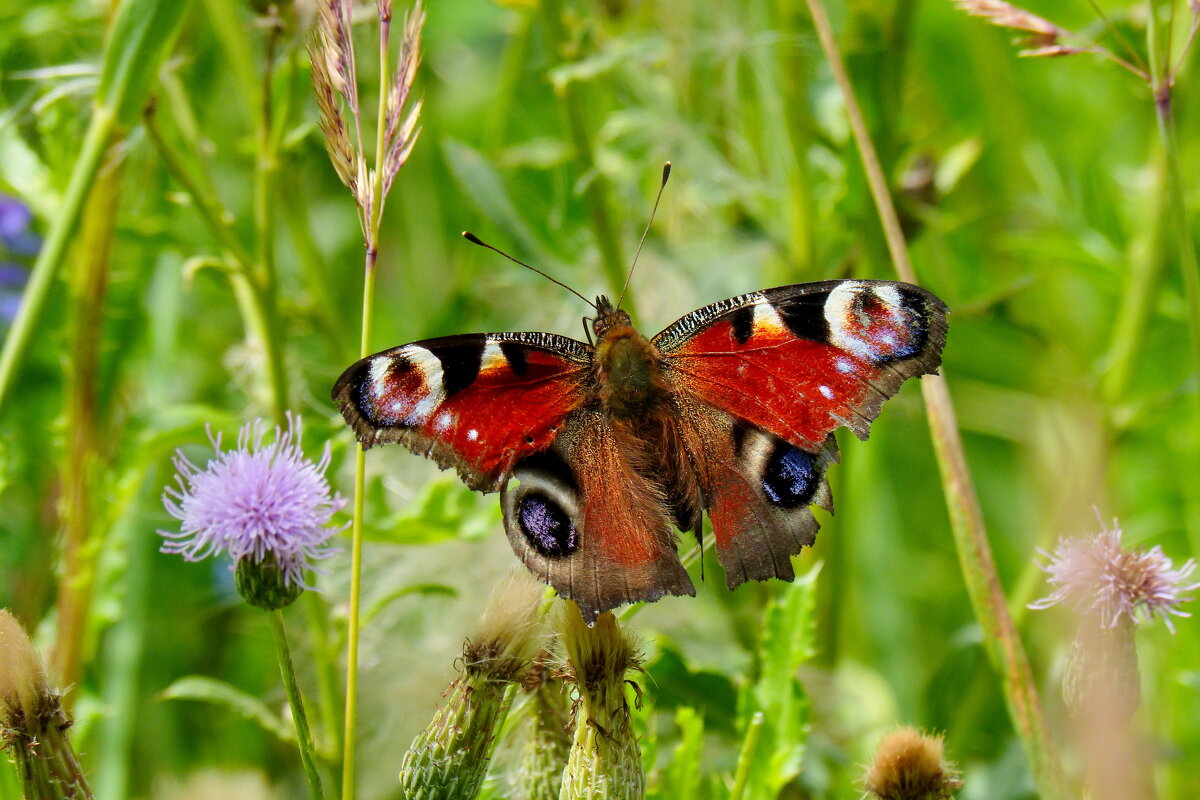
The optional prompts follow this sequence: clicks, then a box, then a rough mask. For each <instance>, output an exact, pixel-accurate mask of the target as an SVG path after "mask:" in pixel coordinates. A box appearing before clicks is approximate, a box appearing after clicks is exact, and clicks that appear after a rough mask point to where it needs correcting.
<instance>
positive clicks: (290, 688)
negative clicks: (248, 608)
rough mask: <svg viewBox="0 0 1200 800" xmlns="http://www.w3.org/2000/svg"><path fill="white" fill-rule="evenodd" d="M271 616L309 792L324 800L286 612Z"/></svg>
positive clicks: (277, 652)
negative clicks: (290, 643)
mask: <svg viewBox="0 0 1200 800" xmlns="http://www.w3.org/2000/svg"><path fill="white" fill-rule="evenodd" d="M269 614H270V617H271V623H272V625H271V627H272V628H273V629H274V632H275V654H276V655H277V656H278V657H279V672H280V673H281V674H282V675H283V685H284V688H285V689H287V696H288V703H290V704H291V706H292V722H293V723H295V725H296V743H297V744H298V745H299V747H300V761H301V762H302V763H303V764H304V775H305V777H307V778H308V790H309V793H310V794H311V795H312V796H313V798H314V800H323V798H324V797H325V793H324V792H323V791H321V773H320V772H319V771H318V770H317V762H316V760H315V758H314V757H313V752H314V748H313V740H312V734H311V733H310V732H309V730H308V717H307V716H305V714H304V700H303V698H301V696H300V687H299V686H298V685H297V684H296V671H295V670H294V669H293V668H292V652H291V649H290V648H289V647H288V641H287V629H286V628H285V627H284V624H283V611H282V610H281V609H276V610H275V611H272V612H269Z"/></svg>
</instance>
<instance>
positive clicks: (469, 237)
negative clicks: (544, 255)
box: [462, 231, 598, 310]
mask: <svg viewBox="0 0 1200 800" xmlns="http://www.w3.org/2000/svg"><path fill="white" fill-rule="evenodd" d="M462 236H463V238H464V239H466V240H467V241H468V242H470V243H471V244H477V245H479V246H480V247H486V248H487V249H488V250H494V251H495V252H497V253H499V254H500V255H502V256H504V257H505V258H507V259H508V260H509V261H512V262H513V263H515V264H520V265H521V266H522V267H524V268H525V269H528V270H533V271H534V272H536V273H537V274H538V275H541V276H542V277H543V278H545V279H546V280H548V281H550V282H551V283H557V284H558V285H559V286H561V287H562V288H564V289H566V290H567V291H568V292H570V293H571V294H573V295H575V296H576V297H578V298H579V299H580V300H582V301H583V302H585V303H587V304H588V305H589V306H591V307H592V308H596V304H595V303H593V302H592V301H591V300H588V299H587V298H586V297H584V296H583V295H581V294H580V293H579V292H577V291H575V290H574V289H572V288H571V287H570V286H567V285H566V284H565V283H563V282H562V281H559V280H555V279H554V278H551V277H550V276H549V275H547V274H546V273H544V272H542V271H541V270H540V269H538V268H537V267H531V266H529V265H528V264H526V263H525V262H524V261H522V260H521V259H519V258H513V257H512V256H510V255H509V254H508V253H506V252H504V251H503V250H501V249H500V248H499V247H493V246H492V245H490V244H488V243H487V242H485V241H483V240H482V239H480V238H479V237H478V236H476V235H475V234H473V233H471V232H470V231H463V232H462ZM597 310H598V309H597Z"/></svg>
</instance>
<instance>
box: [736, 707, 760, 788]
mask: <svg viewBox="0 0 1200 800" xmlns="http://www.w3.org/2000/svg"><path fill="white" fill-rule="evenodd" d="M764 720H765V717H764V716H763V712H761V711H755V712H754V716H753V717H751V718H750V724H749V726H747V728H746V735H745V736H744V737H743V738H742V750H741V752H740V753H738V760H737V772H736V774H735V775H734V778H733V788H732V789H730V790H729V800H742V795H744V794H745V793H746V783H747V781H749V780H750V765H751V764H753V763H754V751H755V750H757V749H758V739H759V737H760V736H761V735H762V729H763V721H764Z"/></svg>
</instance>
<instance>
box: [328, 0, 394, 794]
mask: <svg viewBox="0 0 1200 800" xmlns="http://www.w3.org/2000/svg"><path fill="white" fill-rule="evenodd" d="M390 29H391V17H387V18H384V17H380V20H379V98H380V99H379V113H378V116H377V117H376V125H375V172H374V180H373V182H372V185H371V192H372V195H371V206H370V209H369V213H370V216H369V218H368V220H367V225H366V229H367V252H366V260H365V262H364V265H363V310H362V336H361V337H360V339H359V348H358V351H359V357H360V358H366V357H367V356H368V355H370V347H371V320H372V316H373V309H374V305H375V265H376V260H377V257H378V246H379V229H380V226H381V223H382V222H383V167H384V157H385V155H386V153H384V144H385V142H386V136H387V92H388V84H389V75H390V68H389V67H390V65H389V63H388V59H389V54H388V38H389V33H390ZM395 113H397V114H398V113H400V110H399V109H396V112H395ZM366 470H367V459H366V451H365V450H363V449H362V447H361V446H360V447H359V448H358V451H357V452H356V453H355V459H354V519H353V521H352V523H351V529H350V542H351V543H350V618H349V620H348V623H347V631H346V726H345V733H344V735H343V741H344V743H345V744H344V748H343V759H342V800H352V799H353V797H354V772H355V769H354V766H355V765H354V758H355V752H356V749H357V748H356V742H355V738H356V737H355V723H356V720H357V718H358V638H359V616H360V614H361V611H362V546H363V506H364V499H365V494H366Z"/></svg>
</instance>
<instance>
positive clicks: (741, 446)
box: [333, 177, 946, 622]
mask: <svg viewBox="0 0 1200 800" xmlns="http://www.w3.org/2000/svg"><path fill="white" fill-rule="evenodd" d="M664 180H665V177H664ZM468 238H472V240H473V241H477V240H475V239H474V238H473V237H468ZM477 243H478V242H477ZM595 308H596V316H595V318H594V319H593V320H592V327H591V331H592V333H593V334H594V336H595V343H594V344H590V343H587V344H585V343H584V342H579V341H576V340H574V339H570V338H567V337H565V336H558V335H555V334H551V333H489V334H481V333H475V334H463V335H458V336H447V337H443V338H438V339H427V340H424V341H420V342H414V343H412V344H406V345H401V346H400V347H393V348H391V349H389V350H384V351H382V352H380V353H376V354H375V355H372V356H368V357H367V358H364V359H362V360H361V361H359V362H357V363H356V364H354V365H352V366H351V367H350V368H349V369H347V370H346V371H345V372H344V373H343V374H342V376H341V377H340V378H339V379H338V381H337V383H336V384H335V385H334V387H333V400H334V401H335V402H336V403H337V405H338V406H339V407H340V409H341V411H342V415H343V416H344V417H345V418H346V421H347V422H348V423H349V424H350V425H351V426H352V427H353V428H354V432H355V434H356V436H357V437H358V440H359V442H361V443H362V446H363V447H364V448H369V447H371V446H373V445H376V444H383V443H389V442H400V443H401V444H403V445H404V446H406V447H407V448H408V449H410V450H412V451H413V452H415V453H418V454H420V455H424V456H427V457H429V458H432V459H433V460H434V461H435V462H436V463H437V464H438V465H439V466H440V467H441V468H443V469H446V468H448V467H454V468H455V469H456V470H457V471H458V474H459V476H460V477H461V478H462V480H463V481H464V482H465V483H466V484H467V486H469V487H471V488H472V489H476V490H479V491H483V492H493V491H497V490H499V491H500V493H501V495H500V497H501V505H502V506H503V511H504V527H505V531H506V532H507V534H508V538H509V541H510V543H511V544H512V547H513V550H514V551H515V552H516V554H517V556H518V557H519V558H520V559H521V560H522V561H524V563H525V565H526V566H527V567H528V568H529V570H530V571H531V572H533V573H534V574H535V575H537V576H538V577H539V578H541V580H543V581H545V582H546V583H548V584H550V585H551V586H553V587H554V588H555V589H556V590H557V591H558V592H559V594H561V595H564V596H566V597H570V598H572V599H573V600H575V602H576V603H578V605H579V607H580V609H581V610H582V612H583V614H584V618H585V619H587V620H588V621H589V622H591V621H593V620H595V618H596V617H597V615H599V614H600V613H601V612H603V611H606V610H608V609H611V608H614V607H615V606H618V605H621V604H622V603H632V602H637V601H653V600H657V599H658V598H660V597H662V596H663V595H667V594H673V595H694V594H695V588H694V587H693V586H692V581H691V578H690V577H689V576H688V574H687V572H686V571H685V570H684V568H683V565H682V563H681V562H680V560H679V557H678V555H677V553H676V549H675V534H674V529H675V528H678V529H679V530H681V531H691V532H694V533H695V534H696V536H697V537H699V536H700V533H701V530H702V524H703V515H704V513H707V514H708V516H709V518H710V519H711V521H712V529H713V535H714V540H715V548H716V552H717V556H718V559H719V560H720V563H721V566H722V567H723V568H724V569H725V577H726V584H727V585H728V586H729V588H730V589H733V588H734V587H736V586H738V585H739V584H741V583H743V582H745V581H747V580H766V579H767V578H782V579H783V580H789V581H790V580H792V579H793V578H794V577H795V573H794V572H793V570H792V564H791V556H793V555H795V554H797V553H799V552H800V550H801V548H802V547H804V546H805V545H811V544H812V543H813V542H814V541H815V539H816V533H817V529H818V527H819V526H818V523H817V521H816V519H815V518H814V516H813V513H812V510H811V509H810V506H811V505H813V504H816V505H819V506H821V507H822V508H824V509H826V510H828V511H830V512H832V510H833V504H832V498H831V496H830V492H829V485H828V483H827V482H826V480H825V471H826V469H827V468H828V467H829V465H830V464H831V463H834V462H835V461H837V444H836V441H835V439H834V437H833V431H834V430H835V429H836V428H838V427H839V426H845V427H847V428H849V429H850V430H851V431H853V432H854V434H855V435H856V436H858V438H860V439H866V438H867V434H868V432H869V429H870V424H871V421H872V420H873V419H875V417H877V416H878V415H879V411H880V408H881V407H882V405H883V402H884V400H886V399H887V398H889V397H891V396H892V395H893V394H895V393H896V391H897V390H898V389H899V387H900V384H901V383H903V382H904V380H905V379H907V378H910V377H912V376H914V375H916V376H919V375H922V374H930V373H934V372H936V371H937V369H938V366H939V365H940V363H941V352H942V346H943V344H944V342H945V338H946V306H945V304H944V303H942V301H941V300H939V299H938V298H937V297H935V296H934V295H932V294H930V293H929V292H927V291H925V290H924V289H921V288H920V287H918V286H913V285H911V284H907V283H898V282H893V281H871V280H834V281H821V282H818V283H800V284H794V285H791V286H781V287H778V288H775V289H766V290H763V291H759V292H751V293H749V294H743V295H739V296H737V297H732V298H729V299H728V300H722V301H720V302H718V303H713V304H712V305H709V306H705V307H704V308H700V309H698V310H696V311H692V312H691V313H689V314H687V315H685V316H684V317H682V318H681V319H679V320H678V321H676V322H675V323H674V324H672V325H670V326H668V327H667V328H666V329H665V330H663V331H662V332H661V333H659V334H658V335H656V336H654V337H653V338H651V339H647V338H645V337H644V336H642V335H641V334H640V333H638V332H637V330H636V329H634V327H633V325H632V322H631V320H630V317H629V314H628V313H627V312H625V311H623V310H621V308H620V302H619V301H618V303H617V304H616V305H615V306H614V305H613V303H612V302H611V301H609V299H608V298H606V297H604V296H600V297H598V298H597V299H596V303H595ZM589 338H590V337H589Z"/></svg>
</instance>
